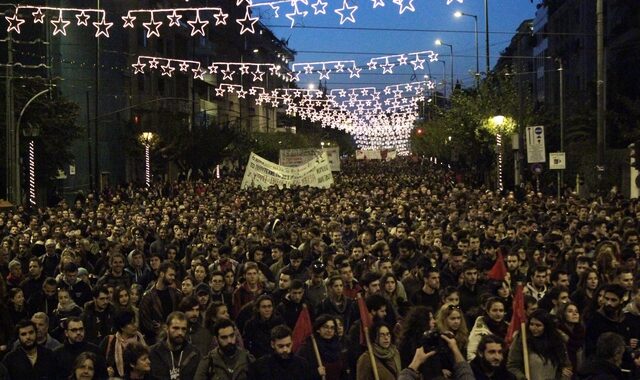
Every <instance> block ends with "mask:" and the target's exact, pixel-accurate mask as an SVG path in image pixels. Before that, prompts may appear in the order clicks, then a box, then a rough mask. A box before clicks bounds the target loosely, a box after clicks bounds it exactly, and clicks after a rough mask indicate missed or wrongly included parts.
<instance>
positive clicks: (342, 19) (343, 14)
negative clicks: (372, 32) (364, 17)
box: [334, 0, 358, 25]
mask: <svg viewBox="0 0 640 380" xmlns="http://www.w3.org/2000/svg"><path fill="white" fill-rule="evenodd" d="M356 10H358V6H357V5H353V6H349V4H348V3H347V0H342V8H339V9H335V10H334V12H336V13H337V14H339V15H340V25H342V24H344V23H345V22H347V21H350V22H352V23H354V24H355V22H356V18H355V16H354V13H355V11H356ZM347 12H348V14H349V15H348V16H346V13H347Z"/></svg>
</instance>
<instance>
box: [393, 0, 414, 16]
mask: <svg viewBox="0 0 640 380" xmlns="http://www.w3.org/2000/svg"><path fill="white" fill-rule="evenodd" d="M405 2H406V3H407V5H405ZM393 3H394V4H397V5H398V6H399V7H400V10H399V12H400V14H403V13H404V12H405V11H410V12H415V11H416V8H414V6H413V0H393Z"/></svg>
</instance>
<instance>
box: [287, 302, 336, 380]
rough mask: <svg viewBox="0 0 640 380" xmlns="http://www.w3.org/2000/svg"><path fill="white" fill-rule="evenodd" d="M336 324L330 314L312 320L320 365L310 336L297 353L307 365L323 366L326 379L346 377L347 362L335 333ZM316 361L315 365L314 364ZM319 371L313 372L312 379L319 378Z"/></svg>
mask: <svg viewBox="0 0 640 380" xmlns="http://www.w3.org/2000/svg"><path fill="white" fill-rule="evenodd" d="M337 328H338V324H337V323H336V319H335V317H334V316H332V315H328V314H322V315H320V316H319V317H318V318H316V320H315V321H314V322H313V334H314V336H315V339H316V344H317V345H318V351H320V359H322V365H320V363H318V360H317V358H316V354H315V352H314V350H313V343H312V342H311V338H309V339H308V340H307V342H306V343H305V344H304V345H303V346H302V348H301V349H300V351H299V352H298V355H300V356H302V357H303V358H305V359H306V360H307V362H308V363H310V365H309V367H311V368H318V367H324V369H325V374H326V380H340V379H345V378H346V377H347V362H346V360H345V359H344V357H343V355H342V345H341V344H340V340H339V339H338V334H337ZM316 363H317V365H316ZM321 377H322V376H321V374H320V372H319V371H316V372H315V373H314V376H313V379H320V378H321Z"/></svg>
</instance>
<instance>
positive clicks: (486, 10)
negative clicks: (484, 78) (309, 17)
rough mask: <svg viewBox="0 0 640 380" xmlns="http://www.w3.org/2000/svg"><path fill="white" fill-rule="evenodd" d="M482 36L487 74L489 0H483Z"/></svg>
mask: <svg viewBox="0 0 640 380" xmlns="http://www.w3.org/2000/svg"><path fill="white" fill-rule="evenodd" d="M484 37H485V41H484V43H485V47H484V48H485V56H486V65H487V67H486V71H487V75H489V70H490V68H491V64H490V62H489V0H484Z"/></svg>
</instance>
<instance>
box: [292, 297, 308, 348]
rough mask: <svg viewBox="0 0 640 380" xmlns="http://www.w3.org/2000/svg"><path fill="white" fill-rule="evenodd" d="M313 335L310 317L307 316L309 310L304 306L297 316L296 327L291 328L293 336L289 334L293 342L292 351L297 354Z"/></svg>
mask: <svg viewBox="0 0 640 380" xmlns="http://www.w3.org/2000/svg"><path fill="white" fill-rule="evenodd" d="M311 334H313V325H312V324H311V316H310V315H309V309H307V306H306V305H305V306H304V307H303V308H302V311H301V312H300V315H298V320H297V321H296V326H295V327H294V328H293V334H291V340H293V346H292V350H293V352H298V350H299V349H300V347H302V344H303V343H304V341H305V340H307V338H308V337H310V336H311Z"/></svg>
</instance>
